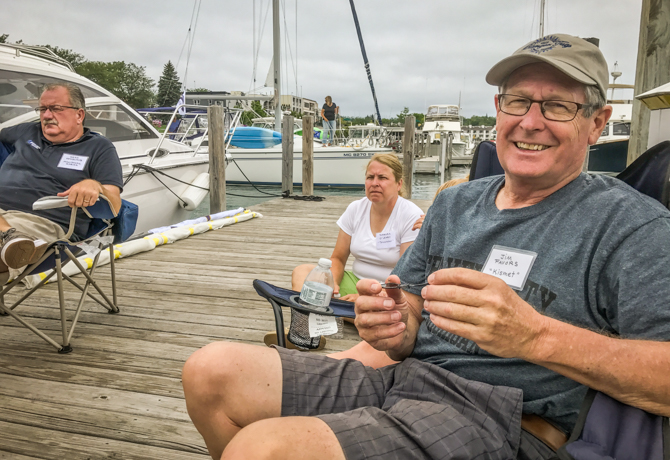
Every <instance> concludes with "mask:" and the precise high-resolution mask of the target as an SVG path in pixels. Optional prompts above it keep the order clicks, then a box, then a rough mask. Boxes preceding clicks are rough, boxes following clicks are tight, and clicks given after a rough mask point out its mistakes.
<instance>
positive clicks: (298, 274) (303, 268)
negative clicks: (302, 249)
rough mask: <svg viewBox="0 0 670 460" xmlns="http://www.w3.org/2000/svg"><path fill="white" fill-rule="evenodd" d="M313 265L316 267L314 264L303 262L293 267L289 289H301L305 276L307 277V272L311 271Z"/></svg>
mask: <svg viewBox="0 0 670 460" xmlns="http://www.w3.org/2000/svg"><path fill="white" fill-rule="evenodd" d="M314 267H316V265H312V264H303V265H298V266H297V267H295V268H294V269H293V273H291V289H293V290H294V291H300V290H302V285H303V283H304V282H305V278H307V275H309V272H311V271H312V269H313V268H314Z"/></svg>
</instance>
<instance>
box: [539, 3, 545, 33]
mask: <svg viewBox="0 0 670 460" xmlns="http://www.w3.org/2000/svg"><path fill="white" fill-rule="evenodd" d="M544 2H545V0H540V38H542V37H544Z"/></svg>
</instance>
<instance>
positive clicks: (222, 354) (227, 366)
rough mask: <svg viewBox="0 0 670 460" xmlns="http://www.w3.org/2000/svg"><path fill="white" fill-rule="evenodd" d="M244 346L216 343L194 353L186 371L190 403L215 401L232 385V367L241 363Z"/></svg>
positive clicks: (183, 371)
mask: <svg viewBox="0 0 670 460" xmlns="http://www.w3.org/2000/svg"><path fill="white" fill-rule="evenodd" d="M239 346H240V344H236V343H228V342H214V343H210V344H209V345H207V346H205V347H203V348H201V349H199V350H198V351H196V352H195V353H193V354H192V355H191V356H190V357H189V358H188V360H186V363H185V364H184V368H183V369H182V376H181V377H182V385H183V387H184V396H185V397H186V400H187V403H189V402H190V403H197V402H205V403H206V402H208V401H213V400H215V399H216V398H217V396H218V395H220V394H221V393H222V392H223V391H224V389H225V386H226V385H227V384H228V383H229V382H230V377H231V375H232V372H231V364H232V363H235V362H237V358H236V357H238V356H239V354H240V353H241V350H240V349H239Z"/></svg>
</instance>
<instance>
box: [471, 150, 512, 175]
mask: <svg viewBox="0 0 670 460" xmlns="http://www.w3.org/2000/svg"><path fill="white" fill-rule="evenodd" d="M500 174H505V171H504V170H503V168H502V166H501V165H500V161H498V153H497V151H496V144H495V142H492V141H483V142H480V143H479V144H478V145H477V148H476V149H475V153H474V155H473V156H472V165H471V166H470V176H469V177H470V179H469V180H471V181H473V180H475V179H481V178H482V177H489V176H498V175H500Z"/></svg>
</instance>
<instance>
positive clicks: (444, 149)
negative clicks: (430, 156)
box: [438, 131, 449, 184]
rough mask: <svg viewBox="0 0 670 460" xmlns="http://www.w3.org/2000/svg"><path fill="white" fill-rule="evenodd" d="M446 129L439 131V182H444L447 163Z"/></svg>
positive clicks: (447, 143)
mask: <svg viewBox="0 0 670 460" xmlns="http://www.w3.org/2000/svg"><path fill="white" fill-rule="evenodd" d="M446 134H447V132H446V131H440V161H438V164H439V165H440V184H444V170H445V169H447V168H446V164H447V149H448V148H449V140H448V136H446ZM445 137H446V138H445Z"/></svg>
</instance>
